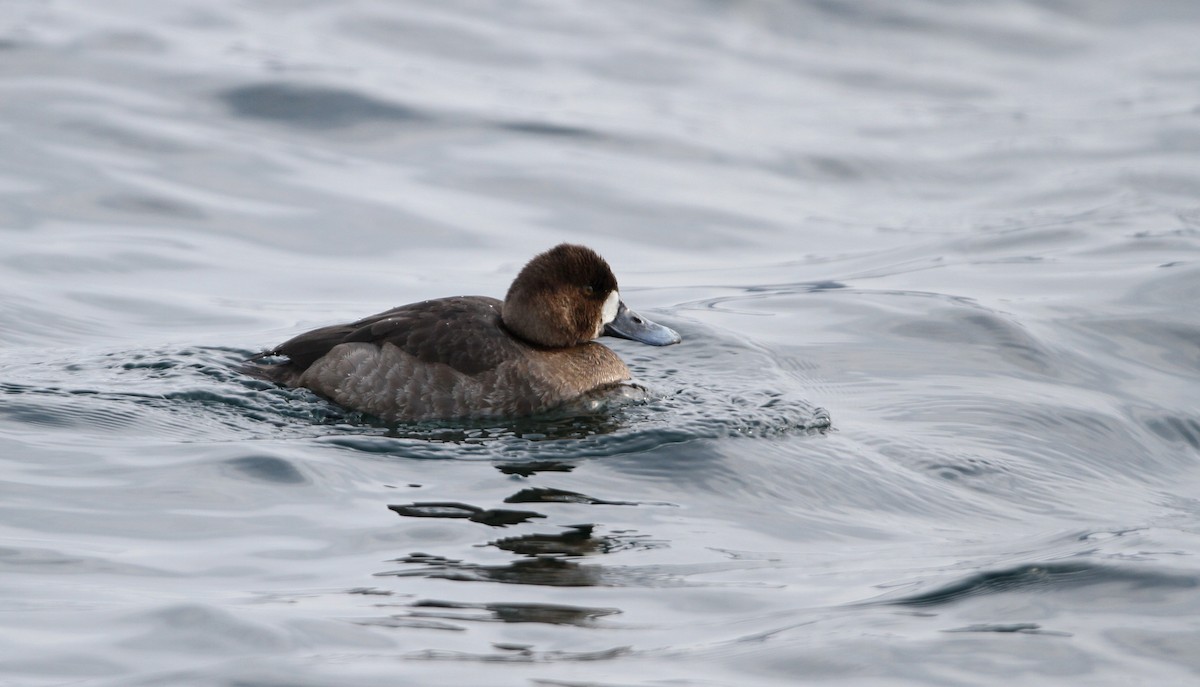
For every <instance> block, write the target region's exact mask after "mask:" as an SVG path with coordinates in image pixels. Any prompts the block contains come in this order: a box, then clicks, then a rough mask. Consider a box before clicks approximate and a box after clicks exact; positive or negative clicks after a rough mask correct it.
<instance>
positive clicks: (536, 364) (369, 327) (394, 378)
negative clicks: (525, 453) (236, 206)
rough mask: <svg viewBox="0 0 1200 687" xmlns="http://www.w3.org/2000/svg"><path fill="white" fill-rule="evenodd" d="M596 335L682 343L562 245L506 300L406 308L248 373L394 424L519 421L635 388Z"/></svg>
mask: <svg viewBox="0 0 1200 687" xmlns="http://www.w3.org/2000/svg"><path fill="white" fill-rule="evenodd" d="M601 336H610V337H616V338H622V339H629V340H632V341H637V342H640V343H643V344H647V345H650V346H669V345H672V344H677V343H680V342H681V341H682V338H681V337H680V336H679V334H678V333H677V332H675V331H674V330H673V329H670V328H669V327H666V326H663V325H660V324H657V323H655V322H652V321H650V320H649V319H647V318H645V317H642V316H641V315H638V314H637V313H636V312H634V311H633V310H631V309H629V308H628V307H627V306H626V305H625V302H624V301H623V300H622V299H621V294H620V291H619V290H618V289H617V279H616V277H615V276H614V275H613V271H612V269H611V268H610V267H609V265H608V263H607V262H606V261H605V260H604V258H602V257H600V255H599V254H598V253H597V252H596V251H594V250H592V249H591V248H588V247H586V246H581V245H576V244H570V243H562V244H559V245H557V246H555V247H553V248H551V249H549V250H547V251H545V252H543V253H540V254H538V255H536V256H534V257H533V258H532V259H531V260H530V261H529V262H528V263H527V264H526V265H525V266H524V267H523V268H522V269H521V270H520V272H518V273H517V276H516V278H515V279H513V282H512V285H511V286H510V287H509V289H508V292H507V293H506V294H505V296H504V300H502V301H501V300H498V299H495V298H490V297H487V296H452V297H448V298H435V299H432V300H426V301H421V302H419V303H411V304H408V305H402V306H399V307H396V308H392V309H391V310H386V311H384V312H381V313H378V314H375V315H371V316H370V317H365V318H363V319H360V320H357V321H355V322H351V323H348V324H335V325H331V326H327V327H321V328H320V329H314V330H312V331H310V332H306V333H304V334H300V335H299V336H296V337H294V338H292V339H289V340H288V341H286V342H284V343H282V344H280V345H278V346H276V347H274V348H272V349H270V350H267V351H264V352H262V353H260V354H258V355H256V356H254V357H253V358H251V359H250V360H248V361H247V364H246V366H245V368H244V369H245V371H247V372H248V373H250V374H252V375H254V376H256V377H258V378H260V379H265V380H268V381H271V382H274V383H276V384H280V385H283V386H287V387H292V388H305V389H309V390H311V391H313V392H315V393H316V394H318V395H319V396H322V397H324V398H325V399H328V400H330V401H332V402H334V403H336V404H338V405H340V406H343V407H345V408H348V409H350V410H354V411H359V412H362V413H365V414H367V415H371V416H374V417H377V418H380V419H382V420H384V421H387V422H419V421H426V420H492V419H504V418H514V419H515V418H520V417H527V416H533V415H539V414H543V413H549V412H551V411H556V410H559V409H562V408H564V407H570V406H571V405H572V404H573V403H577V402H579V401H581V400H583V399H589V398H597V397H602V396H604V395H605V394H608V393H619V389H620V388H621V387H622V386H625V387H626V388H628V386H629V384H630V380H631V378H632V375H631V374H630V371H629V368H628V367H627V366H626V365H625V363H624V362H623V361H622V360H621V358H620V357H619V356H618V355H617V354H616V353H615V352H614V351H613V350H612V349H611V348H609V347H607V346H605V345H603V344H601V343H599V342H597V341H595V339H598V338H600V337H601Z"/></svg>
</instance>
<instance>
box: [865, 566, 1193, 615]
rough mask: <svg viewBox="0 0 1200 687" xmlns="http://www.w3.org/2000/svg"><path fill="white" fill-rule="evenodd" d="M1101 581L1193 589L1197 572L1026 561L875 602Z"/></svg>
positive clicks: (934, 602) (951, 598)
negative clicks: (920, 591) (916, 592)
mask: <svg viewBox="0 0 1200 687" xmlns="http://www.w3.org/2000/svg"><path fill="white" fill-rule="evenodd" d="M1101 584H1121V585H1126V586H1129V587H1132V588H1134V589H1194V588H1197V587H1200V576H1198V575H1194V574H1183V573H1167V572H1160V571H1152V570H1134V569H1132V568H1120V567H1116V566H1111V565H1102V564H1097V563H1088V562H1057V563H1044V564H1028V565H1019V566H1015V567H1012V568H1006V569H1002V570H993V571H986V572H981V573H976V574H974V575H969V576H967V577H965V578H963V579H961V580H959V581H957V582H952V583H950V584H948V585H944V586H942V587H939V588H937V589H934V590H931V591H928V592H922V593H920V594H913V595H909V596H904V597H900V598H897V599H890V600H886V601H881V602H878V603H885V604H888V605H894V606H916V607H925V606H940V605H944V604H950V603H956V602H958V601H962V600H964V599H967V598H971V597H977V596H988V595H993V594H1002V593H1009V592H1053V591H1062V590H1070V589H1078V588H1081V587H1089V586H1094V585H1101Z"/></svg>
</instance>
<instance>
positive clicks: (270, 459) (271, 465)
mask: <svg viewBox="0 0 1200 687" xmlns="http://www.w3.org/2000/svg"><path fill="white" fill-rule="evenodd" d="M225 464H226V465H228V466H230V467H232V468H233V469H234V470H236V471H237V472H239V473H241V474H243V475H245V476H247V477H250V478H252V479H256V480H260V481H263V482H273V483H275V484H304V483H306V482H308V479H307V478H305V476H304V475H303V473H301V472H300V470H298V469H297V468H296V466H295V465H293V464H292V463H291V462H290V461H287V460H284V459H282V458H276V457H275V456H243V457H241V458H231V459H229V460H227V461H225Z"/></svg>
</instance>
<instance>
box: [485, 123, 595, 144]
mask: <svg viewBox="0 0 1200 687" xmlns="http://www.w3.org/2000/svg"><path fill="white" fill-rule="evenodd" d="M495 126H496V128H498V129H502V130H504V131H511V132H514V133H519V134H530V135H533V136H549V137H554V138H573V139H591V140H600V139H602V138H603V137H602V136H601V135H600V134H598V133H596V132H595V131H591V130H589V129H584V128H583V127H578V126H568V125H566V124H551V123H549V122H497V123H496V125H495Z"/></svg>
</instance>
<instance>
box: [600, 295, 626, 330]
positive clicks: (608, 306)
mask: <svg viewBox="0 0 1200 687" xmlns="http://www.w3.org/2000/svg"><path fill="white" fill-rule="evenodd" d="M620 304H621V294H620V293H618V292H616V291H613V292H612V293H610V294H608V298H606V299H604V309H603V310H601V311H600V326H601V327H603V326H604V325H606V324H608V323H610V322H612V321H613V320H615V319H617V308H618V307H619V306H620Z"/></svg>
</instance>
